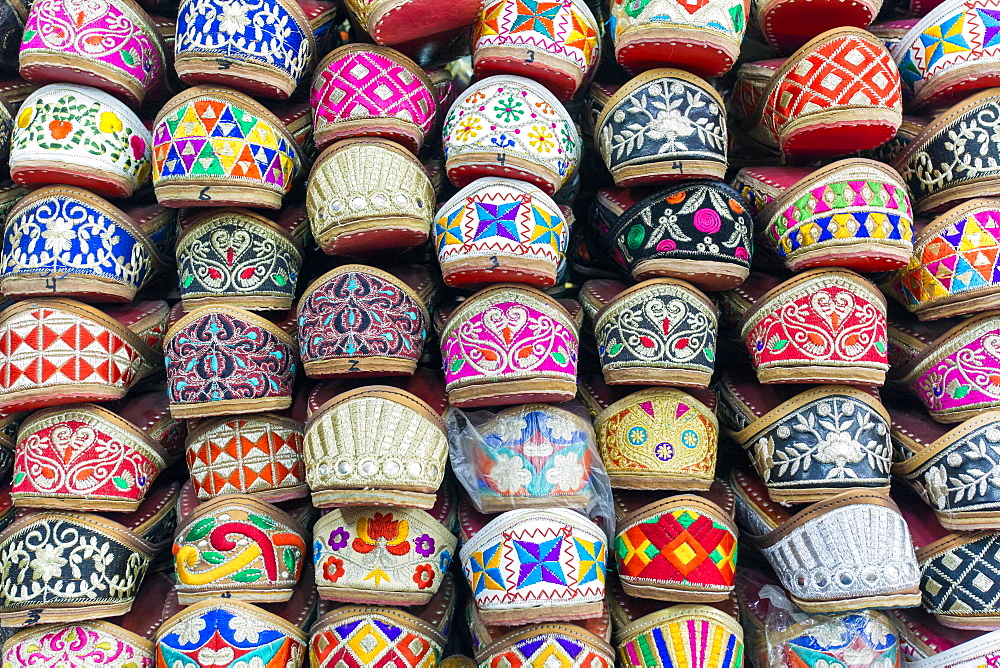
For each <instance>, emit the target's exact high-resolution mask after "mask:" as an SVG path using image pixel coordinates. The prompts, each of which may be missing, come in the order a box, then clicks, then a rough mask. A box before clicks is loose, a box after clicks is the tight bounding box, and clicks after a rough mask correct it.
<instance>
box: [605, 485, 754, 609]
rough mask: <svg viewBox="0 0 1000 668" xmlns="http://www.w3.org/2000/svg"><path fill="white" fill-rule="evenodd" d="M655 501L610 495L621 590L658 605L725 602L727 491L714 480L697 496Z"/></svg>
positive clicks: (730, 556)
mask: <svg viewBox="0 0 1000 668" xmlns="http://www.w3.org/2000/svg"><path fill="white" fill-rule="evenodd" d="M658 496H659V495H658V494H651V493H649V492H624V491H618V492H616V493H615V497H614V499H615V514H616V515H617V520H618V521H617V536H616V538H615V543H614V551H615V556H616V557H617V571H618V577H619V579H620V581H621V586H622V589H624V590H625V593H626V594H629V595H630V596H639V597H642V598H652V599H657V600H660V601H676V602H681V603H710V602H717V601H725V600H726V599H728V598H729V596H730V594H731V593H732V591H733V582H734V577H735V575H736V556H737V540H738V538H739V533H738V531H737V530H736V522H735V519H734V510H735V505H734V503H735V502H734V499H733V492H732V490H731V489H730V488H729V486H728V485H727V484H726V483H725V482H723V481H721V480H716V481H715V482H714V483H713V484H712V487H711V489H710V490H709V491H707V492H703V493H701V494H678V495H674V496H669V497H667V498H665V499H660V500H658V499H657V497H658Z"/></svg>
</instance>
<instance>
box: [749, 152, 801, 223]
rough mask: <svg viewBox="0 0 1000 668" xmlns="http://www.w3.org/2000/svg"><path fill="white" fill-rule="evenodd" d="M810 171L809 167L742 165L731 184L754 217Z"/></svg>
mask: <svg viewBox="0 0 1000 668" xmlns="http://www.w3.org/2000/svg"><path fill="white" fill-rule="evenodd" d="M812 173H813V170H812V169H810V168H809V167H789V166H784V165H782V166H776V165H774V166H772V165H761V166H755V167H743V168H742V169H740V171H739V172H737V173H736V177H735V178H734V179H733V184H732V185H733V188H735V189H736V190H737V191H738V192H739V193H740V195H742V196H743V199H745V200H746V202H747V204H749V205H750V206H749V207H748V208H749V211H750V213H751V214H752V215H753V217H754V219H756V218H757V217H758V216H760V212H761V211H763V210H764V209H765V208H766V207H767V206H768V205H769V204H770V203H771V202H773V201H774V200H776V199H777V198H779V197H781V195H782V194H783V193H784V192H785V191H787V190H788V189H789V188H791V187H792V186H794V185H795V184H796V183H798V182H799V181H801V180H802V179H804V178H806V177H807V176H809V175H810V174H812Z"/></svg>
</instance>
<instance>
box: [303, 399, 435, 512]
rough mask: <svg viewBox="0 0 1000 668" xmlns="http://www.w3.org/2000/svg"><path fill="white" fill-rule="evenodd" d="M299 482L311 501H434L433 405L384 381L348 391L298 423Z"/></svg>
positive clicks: (327, 504)
mask: <svg viewBox="0 0 1000 668" xmlns="http://www.w3.org/2000/svg"><path fill="white" fill-rule="evenodd" d="M304 454H305V464H306V482H307V483H308V485H309V488H310V489H311V490H312V501H313V505H314V506H316V507H317V508H332V507H341V506H359V505H379V506H400V507H409V508H422V509H424V510H428V509H430V508H432V507H433V506H434V504H435V503H436V494H437V491H438V488H440V487H441V483H442V481H443V480H444V472H445V468H446V466H447V461H448V438H447V433H446V430H445V426H444V423H443V422H442V421H441V416H440V415H439V414H438V412H437V411H436V410H435V409H433V408H432V407H431V406H429V405H428V404H427V403H426V402H424V401H423V400H422V399H420V397H418V396H416V395H414V394H411V393H410V392H407V391H405V390H401V389H397V388H395V387H389V386H387V385H368V386H366V387H362V388H358V389H354V390H348V391H347V392H344V393H342V394H340V395H338V396H336V397H334V398H333V399H331V400H329V401H327V402H326V403H324V404H323V405H322V406H320V408H319V409H317V410H316V411H315V412H313V413H312V415H310V417H309V422H308V423H306V428H305V442H304Z"/></svg>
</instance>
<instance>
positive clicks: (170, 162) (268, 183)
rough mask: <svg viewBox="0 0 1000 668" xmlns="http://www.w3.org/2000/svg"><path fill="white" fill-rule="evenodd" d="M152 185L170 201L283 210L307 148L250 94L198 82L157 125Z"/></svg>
mask: <svg viewBox="0 0 1000 668" xmlns="http://www.w3.org/2000/svg"><path fill="white" fill-rule="evenodd" d="M152 141H153V189H154V190H155V191H156V199H157V200H158V201H159V202H160V204H163V205H164V206H170V207H184V206H250V207H260V208H264V209H279V208H281V200H282V198H283V197H284V195H285V194H286V193H287V192H288V191H289V190H290V189H291V187H292V183H293V182H294V181H295V180H296V179H297V178H298V177H299V175H300V173H301V172H302V161H303V157H302V150H301V148H300V146H299V144H298V142H297V141H296V140H295V138H294V137H292V135H291V133H290V132H289V131H288V128H286V127H285V125H284V123H282V122H281V120H280V119H278V117H277V116H275V115H274V114H272V113H271V112H270V111H268V110H267V109H265V108H264V107H263V106H261V105H260V104H259V103H257V102H255V101H254V100H252V99H251V98H250V97H248V96H246V95H244V94H243V93H238V92H236V91H234V90H230V89H227V88H219V87H213V86H195V87H194V88H190V89H188V90H186V91H184V92H183V93H181V94H180V95H177V96H175V97H173V98H171V99H170V101H169V102H167V103H166V104H165V105H164V106H163V108H162V109H160V112H159V113H158V114H157V115H156V120H155V121H154V122H153V140H152Z"/></svg>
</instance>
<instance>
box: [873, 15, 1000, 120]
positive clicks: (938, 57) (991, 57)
mask: <svg viewBox="0 0 1000 668" xmlns="http://www.w3.org/2000/svg"><path fill="white" fill-rule="evenodd" d="M991 11H993V9H992V5H990V4H989V3H988V2H984V1H982V0H978V1H976V2H968V3H967V2H960V1H958V0H947V1H946V2H941V3H940V4H939V5H938V6H937V7H935V8H934V9H932V10H931V11H929V12H928V13H927V15H926V16H924V17H923V18H922V19H920V21H918V22H916V23H915V25H913V26H912V27H911V28H910V29H909V31H907V33H906V35H905V36H903V38H902V39H900V40H899V42H898V43H897V44H896V45H895V46H894V47H893V49H892V53H893V55H894V57H895V60H896V64H897V65H898V66H899V73H900V76H901V77H902V81H903V86H904V88H905V92H906V93H907V95H908V97H909V100H908V106H909V107H910V108H912V109H941V108H942V107H948V106H950V105H953V104H955V103H956V102H959V101H961V100H962V98H964V97H968V95H969V94H970V93H973V92H976V91H979V90H983V89H985V88H991V87H993V86H997V85H1000V73H998V72H997V63H998V62H1000V59H998V58H997V55H996V53H995V49H994V48H993V47H994V46H996V44H995V43H994V35H993V34H992V33H991V32H990V31H989V29H988V27H987V26H989V25H991V24H988V23H987V22H988V21H989V20H990V18H991V17H992V16H993V15H992V14H991V13H990V12H991ZM981 25H982V26H983V27H980V26H981ZM935 39H937V41H935ZM945 45H947V46H945Z"/></svg>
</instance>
